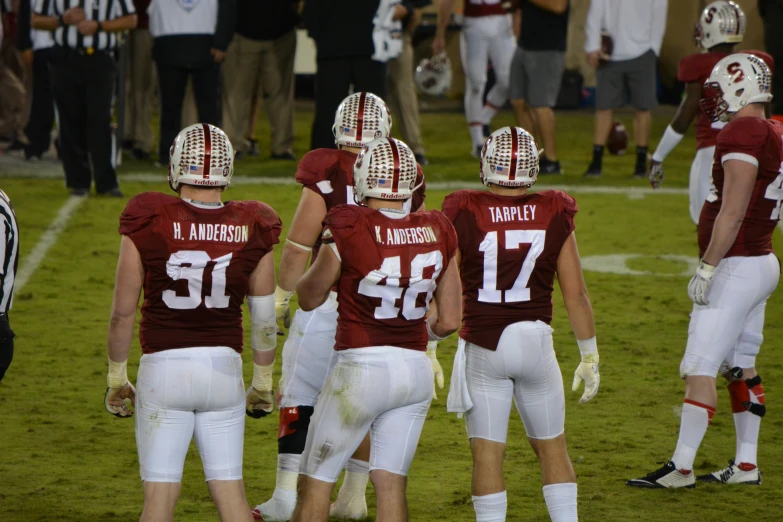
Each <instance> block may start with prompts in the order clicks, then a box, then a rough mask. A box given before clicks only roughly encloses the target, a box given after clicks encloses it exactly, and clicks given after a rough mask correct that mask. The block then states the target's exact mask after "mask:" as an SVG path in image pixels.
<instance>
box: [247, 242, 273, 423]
mask: <svg viewBox="0 0 783 522" xmlns="http://www.w3.org/2000/svg"><path fill="white" fill-rule="evenodd" d="M274 288H275V254H274V252H272V251H270V252H268V253H267V254H266V255H264V257H262V258H261V260H260V261H259V262H258V265H256V268H255V269H254V270H253V272H252V273H251V274H250V279H249V281H248V291H247V306H248V308H249V309H250V320H251V326H250V331H251V339H252V341H251V342H252V346H253V382H252V384H251V385H250V388H249V389H248V390H247V395H246V396H245V411H246V412H247V414H248V415H249V416H250V417H253V418H255V419H257V418H259V417H264V416H265V415H268V414H269V413H272V411H273V410H274V408H275V399H274V392H273V389H272V388H273V386H272V370H273V368H274V364H275V351H276V348H277V325H276V321H275V297H274V295H273V292H274Z"/></svg>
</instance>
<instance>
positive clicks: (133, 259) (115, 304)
mask: <svg viewBox="0 0 783 522" xmlns="http://www.w3.org/2000/svg"><path fill="white" fill-rule="evenodd" d="M143 282H144V265H143V264H142V262H141V255H140V254H139V251H138V249H137V248H136V245H135V244H134V243H133V240H131V239H130V238H129V237H128V236H122V240H121V241H120V256H119V259H118V261H117V275H116V277H115V282H114V299H113V300H112V306H111V317H110V319H109V338H108V355H109V374H108V377H107V384H108V389H107V390H106V396H105V399H104V406H105V407H106V410H107V411H108V412H109V413H111V414H113V415H116V416H118V417H130V416H132V415H133V413H132V412H131V411H130V409H128V406H127V401H130V402H131V403H134V402H135V399H136V390H135V389H134V388H133V385H132V384H131V383H130V381H129V380H128V355H129V353H130V346H131V341H132V340H133V327H134V325H135V323H136V308H137V307H138V306H139V296H140V295H141V288H142V284H143Z"/></svg>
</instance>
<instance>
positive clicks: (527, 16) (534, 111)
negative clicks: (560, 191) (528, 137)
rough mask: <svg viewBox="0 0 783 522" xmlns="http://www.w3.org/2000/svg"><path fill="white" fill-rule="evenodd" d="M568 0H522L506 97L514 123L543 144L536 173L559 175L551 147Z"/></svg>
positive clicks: (563, 64)
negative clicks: (509, 103)
mask: <svg viewBox="0 0 783 522" xmlns="http://www.w3.org/2000/svg"><path fill="white" fill-rule="evenodd" d="M568 11H569V5H568V0H535V2H533V1H531V0H523V1H522V3H521V4H520V7H519V10H518V11H517V13H516V15H517V16H519V15H520V14H521V16H522V25H521V28H520V31H519V42H518V45H517V49H516V52H515V53H514V59H513V60H512V62H511V78H510V79H509V99H510V101H511V106H512V107H513V108H514V114H515V115H516V118H517V125H519V126H520V127H522V128H523V129H525V130H527V131H529V132H530V133H531V134H533V135H535V137H536V139H537V140H538V142H539V143H541V144H542V145H543V147H544V154H543V155H542V156H541V159H540V169H541V171H540V174H560V173H561V170H560V162H559V161H558V160H557V149H556V146H555V113H554V111H552V108H553V107H554V106H555V104H556V103H557V96H558V93H559V92H560V82H561V80H562V77H563V70H564V69H565V50H566V40H567V36H568Z"/></svg>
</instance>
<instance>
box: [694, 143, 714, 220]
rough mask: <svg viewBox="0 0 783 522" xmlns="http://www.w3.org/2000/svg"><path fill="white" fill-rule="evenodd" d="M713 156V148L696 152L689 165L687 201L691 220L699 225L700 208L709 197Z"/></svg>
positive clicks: (705, 148)
mask: <svg viewBox="0 0 783 522" xmlns="http://www.w3.org/2000/svg"><path fill="white" fill-rule="evenodd" d="M713 156H715V146H714V145H713V146H712V147H704V148H701V149H697V150H696V157H695V158H693V163H691V174H690V181H689V183H688V199H689V200H690V213H691V220H693V222H694V223H696V224H697V225H698V224H699V216H701V207H703V206H704V201H705V200H706V199H707V196H709V195H710V189H711V188H712V160H713Z"/></svg>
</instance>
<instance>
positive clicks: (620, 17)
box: [585, 0, 668, 178]
mask: <svg viewBox="0 0 783 522" xmlns="http://www.w3.org/2000/svg"><path fill="white" fill-rule="evenodd" d="M667 7H668V0H592V1H591V2H590V11H589V12H588V14H587V23H586V24H585V52H586V53H587V60H588V62H589V63H590V65H591V66H592V67H594V68H595V69H596V93H595V94H596V97H595V109H596V111H595V130H594V135H593V160H592V162H591V163H590V166H589V167H588V169H587V172H586V173H585V176H586V177H594V178H597V177H600V176H601V166H602V159H603V152H604V146H605V145H606V140H607V137H608V136H609V131H610V129H611V127H612V110H613V109H619V108H620V107H622V106H623V105H625V102H626V100H627V99H630V102H631V105H633V107H634V108H635V109H636V117H635V119H634V125H633V127H634V140H635V141H636V167H635V169H634V177H637V178H644V177H645V176H646V173H647V143H648V141H649V138H650V123H651V121H652V116H651V114H650V110H651V109H654V108H655V107H656V106H657V105H658V100H657V95H656V81H655V74H656V63H657V56H658V55H659V54H660V51H661V43H662V42H663V34H664V32H665V30H666V10H667ZM604 33H605V34H608V36H609V38H611V40H612V42H613V45H611V46H607V45H605V44H604V43H603V42H602V40H605V38H603V37H602V35H603V34H604Z"/></svg>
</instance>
